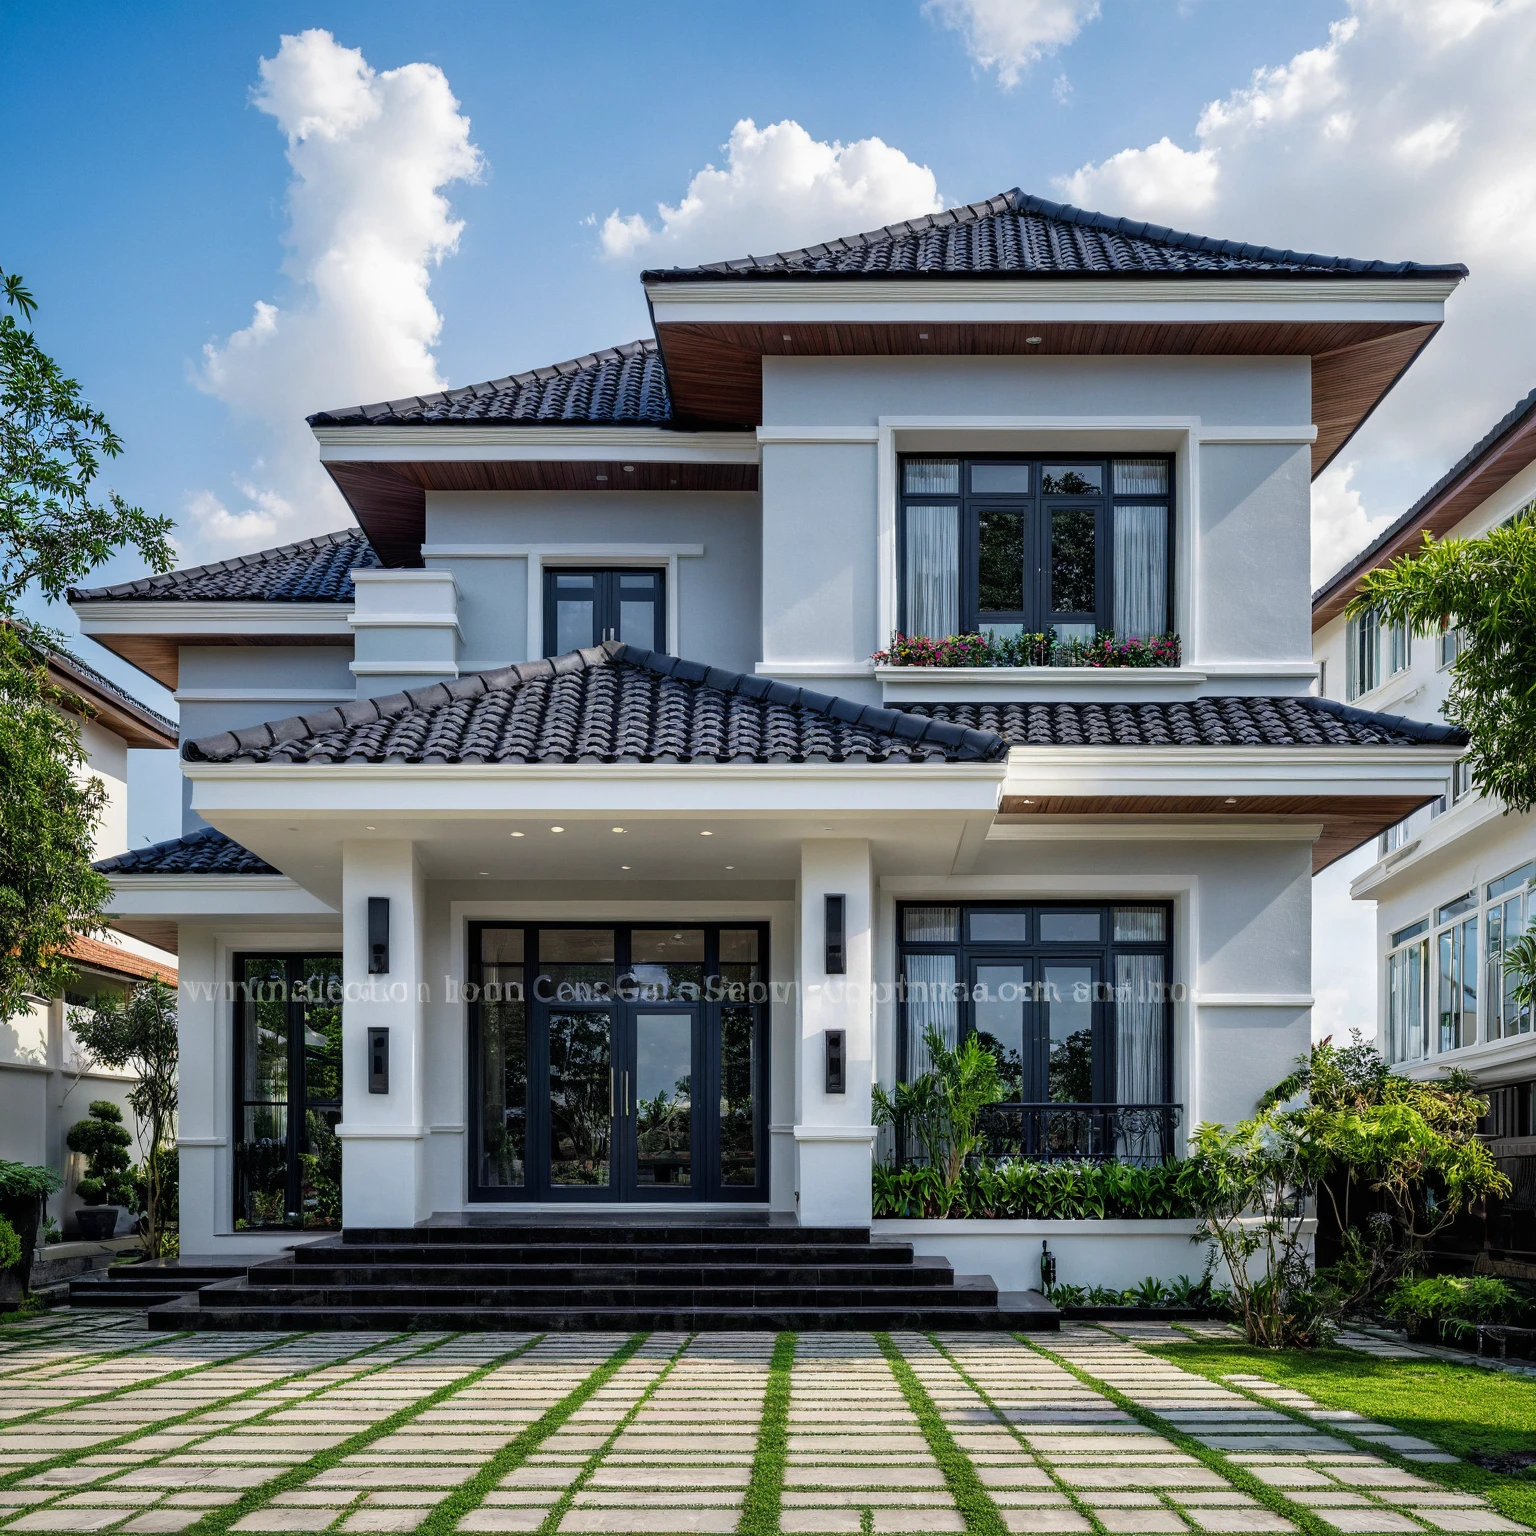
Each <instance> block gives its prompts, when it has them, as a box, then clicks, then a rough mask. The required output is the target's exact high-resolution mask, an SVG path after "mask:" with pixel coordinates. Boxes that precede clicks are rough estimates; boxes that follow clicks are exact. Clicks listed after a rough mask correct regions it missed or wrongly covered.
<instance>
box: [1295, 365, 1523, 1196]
mask: <svg viewBox="0 0 1536 1536" xmlns="http://www.w3.org/2000/svg"><path fill="white" fill-rule="evenodd" d="M1533 502H1536V393H1532V394H1530V395H1527V396H1526V397H1525V399H1523V400H1522V401H1520V403H1519V404H1518V405H1516V406H1515V408H1514V409H1513V410H1512V411H1510V412H1509V413H1508V415H1506V416H1505V417H1504V418H1503V419H1502V420H1501V421H1499V422H1498V423H1497V424H1496V425H1495V426H1494V427H1493V428H1492V429H1491V430H1490V431H1489V432H1488V433H1487V435H1486V436H1484V437H1483V438H1482V439H1481V441H1479V442H1478V443H1476V444H1475V445H1474V446H1473V447H1472V448H1471V449H1470V450H1469V451H1468V452H1467V453H1466V454H1465V455H1464V456H1463V457H1462V458H1461V460H1460V461H1459V462H1457V463H1456V464H1455V465H1454V466H1452V468H1451V469H1449V470H1448V471H1447V472H1446V473H1445V474H1444V475H1443V476H1442V477H1441V478H1440V479H1439V480H1438V481H1437V482H1436V483H1435V484H1434V485H1433V486H1431V487H1430V489H1429V490H1428V491H1426V492H1425V493H1424V495H1423V496H1421V497H1420V498H1419V499H1418V501H1416V502H1415V503H1414V504H1413V505H1412V506H1411V507H1409V508H1408V510H1407V511H1406V512H1404V513H1403V514H1402V516H1401V517H1399V518H1398V519H1397V520H1396V521H1395V522H1394V523H1392V524H1391V526H1390V527H1388V528H1387V529H1385V530H1384V531H1383V532H1382V533H1381V534H1380V536H1379V537H1377V538H1376V539H1375V540H1374V541H1373V542H1372V543H1371V544H1370V545H1368V546H1367V547H1366V548H1365V549H1364V550H1362V551H1361V552H1360V554H1359V555H1358V556H1356V558H1355V559H1354V560H1352V561H1350V563H1349V564H1348V565H1346V566H1345V567H1344V568H1343V569H1342V570H1341V571H1339V572H1337V573H1336V574H1335V575H1334V576H1333V577H1331V578H1330V579H1329V581H1328V582H1327V584H1326V585H1325V586H1323V587H1322V588H1321V589H1319V591H1318V592H1317V593H1316V594H1314V596H1313V600H1312V624H1313V630H1314V635H1313V639H1314V643H1315V646H1316V654H1317V657H1318V664H1319V667H1320V668H1321V672H1322V677H1321V684H1320V686H1321V688H1322V691H1323V693H1324V694H1325V695H1330V696H1332V697H1334V698H1338V699H1343V700H1345V701H1347V702H1349V703H1351V704H1354V705H1356V706H1357V707H1359V708H1362V709H1371V710H1383V711H1388V712H1392V713H1401V714H1404V715H1408V716H1410V717H1412V718H1413V719H1415V720H1422V721H1428V722H1439V721H1441V720H1442V719H1443V709H1444V705H1445V699H1446V693H1447V691H1448V689H1449V686H1450V668H1451V666H1452V665H1453V664H1454V662H1455V660H1456V656H1457V654H1458V651H1457V646H1458V640H1457V634H1456V631H1455V630H1454V629H1452V628H1447V629H1446V630H1445V631H1444V632H1443V633H1441V634H1438V635H1435V636H1433V637H1432V638H1430V639H1424V638H1422V637H1414V636H1411V635H1409V634H1408V633H1406V632H1405V631H1404V630H1403V629H1402V628H1391V627H1388V626H1383V625H1380V624H1377V623H1376V622H1375V620H1374V619H1372V618H1371V617H1369V616H1366V617H1365V618H1355V619H1351V618H1346V617H1345V616H1344V607H1345V604H1346V603H1347V602H1348V601H1349V599H1350V597H1351V596H1352V595H1353V594H1354V592H1355V590H1356V588H1357V587H1358V585H1359V582H1360V579H1361V577H1362V576H1364V575H1365V573H1366V572H1367V571H1371V570H1374V569H1375V568H1376V567H1378V566H1380V565H1383V564H1385V563H1387V562H1388V561H1390V560H1393V559H1395V558H1397V557H1398V556H1401V555H1404V554H1408V553H1411V552H1412V551H1413V550H1415V549H1417V548H1418V547H1419V546H1420V545H1421V544H1422V542H1423V537H1424V535H1425V534H1426V533H1429V534H1432V535H1434V536H1435V537H1436V538H1477V537H1478V536H1480V535H1482V534H1486V533H1487V532H1488V531H1489V530H1490V529H1493V528H1496V527H1498V526H1499V524H1501V523H1504V522H1507V521H1508V520H1509V519H1510V518H1512V517H1514V516H1516V515H1517V514H1519V513H1521V512H1524V511H1527V510H1528V509H1529V508H1530V507H1531V506H1532V504H1533ZM1377 855H1378V856H1377V858H1376V860H1375V862H1374V863H1372V864H1371V865H1370V866H1369V867H1368V868H1366V869H1364V870H1362V871H1361V873H1360V874H1359V875H1358V876H1356V878H1355V879H1354V881H1353V882H1352V884H1351V886H1350V891H1351V894H1352V895H1353V896H1354V897H1355V898H1356V899H1357V900H1361V901H1374V902H1375V903H1376V932H1377V947H1378V952H1379V959H1380V970H1379V972H1378V974H1379V977H1380V980H1379V983H1378V987H1379V990H1378V1010H1377V1012H1378V1024H1377V1040H1378V1043H1379V1044H1380V1045H1381V1047H1382V1050H1383V1052H1384V1054H1385V1055H1386V1056H1387V1059H1388V1060H1389V1061H1391V1062H1392V1063H1393V1064H1394V1065H1395V1066H1397V1067H1398V1068H1399V1069H1400V1070H1402V1071H1404V1072H1406V1073H1408V1074H1409V1075H1411V1076H1416V1077H1436V1076H1439V1075H1441V1074H1442V1073H1443V1072H1444V1071H1446V1070H1447V1069H1449V1068H1452V1067H1462V1068H1465V1069H1466V1070H1468V1071H1470V1072H1472V1073H1473V1074H1474V1076H1475V1077H1476V1079H1477V1082H1478V1085H1479V1087H1480V1088H1481V1089H1482V1090H1483V1091H1484V1092H1485V1093H1486V1094H1487V1096H1488V1100H1489V1114H1488V1120H1487V1130H1488V1133H1489V1134H1490V1135H1491V1136H1493V1137H1495V1138H1497V1139H1498V1140H1499V1141H1500V1142H1507V1141H1509V1140H1510V1139H1512V1138H1529V1137H1531V1136H1532V1135H1533V1134H1536V1121H1533V1118H1532V1116H1533V1109H1536V1105H1533V1095H1536V1034H1533V1033H1532V1018H1531V1010H1530V1009H1529V1008H1523V1007H1521V1006H1520V1005H1519V1004H1518V1003H1517V1002H1516V1001H1515V998H1514V996H1513V991H1514V983H1515V978H1514V976H1513V975H1511V974H1509V973H1507V972H1506V970H1505V966H1504V961H1503V955H1504V951H1505V949H1506V948H1508V946H1509V945H1510V944H1512V943H1513V942H1514V940H1516V939H1517V938H1519V937H1520V935H1521V934H1522V933H1523V932H1524V931H1525V929H1526V926H1527V924H1528V922H1529V921H1530V918H1531V915H1532V914H1531V911H1530V906H1529V904H1530V902H1531V900H1532V897H1531V894H1530V887H1531V884H1532V880H1533V878H1536V816H1532V815H1530V814H1524V815H1507V814H1505V812H1504V808H1503V806H1502V804H1500V803H1499V802H1498V801H1496V800H1489V799H1487V798H1485V797H1484V796H1482V795H1479V794H1477V793H1475V792H1474V791H1473V790H1472V788H1471V785H1470V781H1469V778H1468V775H1467V773H1466V770H1465V766H1464V765H1458V767H1457V769H1456V770H1455V772H1454V773H1453V775H1452V780H1451V784H1450V786H1449V787H1448V789H1447V792H1446V794H1445V795H1443V796H1441V797H1440V798H1438V799H1436V800H1434V801H1432V802H1431V803H1430V804H1429V805H1427V806H1424V807H1423V808H1421V809H1420V810H1418V811H1416V812H1414V814H1413V815H1412V816H1409V817H1406V818H1405V819H1404V820H1402V821H1400V822H1397V823H1395V824H1394V825H1393V826H1391V827H1388V828H1387V829H1386V830H1385V831H1384V832H1383V833H1382V834H1381V837H1380V840H1379V842H1378V844H1377ZM1533 1146H1536V1143H1531V1142H1529V1141H1527V1142H1526V1143H1525V1144H1524V1146H1523V1148H1522V1149H1521V1150H1523V1152H1524V1153H1525V1155H1527V1156H1528V1155H1529V1153H1530V1151H1531V1150H1532V1147H1533ZM1522 1198H1523V1199H1525V1200H1528V1199H1529V1194H1528V1193H1527V1194H1525V1195H1524V1196H1523V1197H1522Z"/></svg>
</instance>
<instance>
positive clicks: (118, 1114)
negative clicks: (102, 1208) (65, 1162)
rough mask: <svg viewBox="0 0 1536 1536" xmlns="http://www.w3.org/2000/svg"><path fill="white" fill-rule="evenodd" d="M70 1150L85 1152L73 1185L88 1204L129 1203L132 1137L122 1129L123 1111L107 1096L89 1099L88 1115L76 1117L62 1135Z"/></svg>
mask: <svg viewBox="0 0 1536 1536" xmlns="http://www.w3.org/2000/svg"><path fill="white" fill-rule="evenodd" d="M64 1140H65V1142H66V1143H67V1145H68V1147H69V1150H70V1151H71V1152H83V1153H84V1154H85V1176H84V1177H83V1178H82V1179H81V1180H80V1182H79V1184H77V1185H76V1186H75V1188H76V1192H77V1193H78V1194H79V1196H80V1198H81V1199H82V1200H84V1201H85V1203H86V1204H87V1205H100V1204H101V1202H102V1201H103V1200H105V1201H106V1202H107V1203H108V1204H109V1205H128V1204H130V1203H131V1202H132V1199H133V1181H132V1180H131V1179H130V1178H129V1177H128V1166H129V1158H128V1148H129V1147H130V1146H132V1145H133V1137H131V1136H130V1135H129V1134H128V1132H127V1131H125V1130H124V1129H123V1112H122V1110H120V1109H119V1108H118V1107H117V1105H116V1104H114V1103H113V1102H112V1101H111V1100H110V1099H92V1100H91V1104H90V1111H89V1118H88V1119H85V1120H77V1121H75V1123H74V1124H73V1125H72V1126H70V1128H69V1134H68V1135H67V1136H66V1137H65V1138H64Z"/></svg>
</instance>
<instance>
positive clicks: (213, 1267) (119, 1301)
mask: <svg viewBox="0 0 1536 1536" xmlns="http://www.w3.org/2000/svg"><path fill="white" fill-rule="evenodd" d="M246 1268H247V1266H246V1265H244V1264H240V1263H236V1262H233V1261H231V1262H221V1261H219V1260H212V1261H208V1262H200V1263H199V1262H194V1263H188V1264H183V1263H182V1262H181V1261H180V1260H179V1259H147V1260H145V1261H144V1262H143V1263H140V1264H120V1265H118V1266H117V1267H116V1268H114V1269H103V1270H98V1271H96V1273H94V1274H91V1275H82V1276H81V1277H80V1278H79V1279H78V1280H72V1281H70V1284H69V1304H70V1306H72V1307H92V1308H106V1307H111V1308H128V1307H131V1308H134V1309H137V1308H139V1307H155V1306H160V1305H164V1304H166V1303H168V1302H174V1301H175V1300H177V1299H178V1298H179V1297H182V1296H187V1295H192V1294H194V1293H196V1292H197V1291H200V1290H202V1289H203V1288H204V1287H205V1286H209V1285H213V1284H214V1283H215V1282H217V1281H220V1280H233V1279H238V1278H240V1277H242V1276H243V1275H244V1274H245V1272H246Z"/></svg>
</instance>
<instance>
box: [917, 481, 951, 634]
mask: <svg viewBox="0 0 1536 1536" xmlns="http://www.w3.org/2000/svg"><path fill="white" fill-rule="evenodd" d="M906 521H907V549H906V556H907V592H906V598H907V615H906V633H907V634H909V635H927V636H929V638H931V639H934V640H942V639H943V638H944V636H945V635H952V634H955V633H956V632H957V631H958V630H959V628H960V509H959V507H953V506H951V507H943V506H939V507H908V508H907V517H906Z"/></svg>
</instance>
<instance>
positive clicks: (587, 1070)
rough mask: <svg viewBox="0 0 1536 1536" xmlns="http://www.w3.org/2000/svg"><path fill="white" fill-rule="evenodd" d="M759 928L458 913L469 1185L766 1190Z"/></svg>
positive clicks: (671, 1191)
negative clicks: (511, 920)
mask: <svg viewBox="0 0 1536 1536" xmlns="http://www.w3.org/2000/svg"><path fill="white" fill-rule="evenodd" d="M767 938H768V934H767V929H766V928H765V927H763V926H761V925H747V924H733V925H724V924H692V925H690V924H680V925H678V924H668V925H665V926H663V925H660V924H648V925H639V924H636V925H602V926H598V925H584V924H575V923H552V924H521V923H519V924H497V923H475V924H472V925H471V927H470V946H471V955H472V956H473V957H474V964H473V967H472V975H471V997H470V1005H469V1020H468V1022H469V1031H470V1063H471V1078H470V1083H469V1098H470V1105H469V1108H470V1198H471V1200H476V1201H503V1200H507V1201H513V1200H550V1201H571V1202H578V1203H579V1202H581V1201H614V1200H640V1201H652V1200H657V1201H669V1200H679V1201H686V1200H710V1201H718V1200H727V1201H735V1200H742V1201H761V1200H764V1199H766V1198H767V1126H766V1122H765V1111H766V1106H767V1102H768V1096H767V1085H768V1078H767V1027H768V1008H767V1003H766V998H767V992H766V985H765V980H764V978H765V976H766V968H767Z"/></svg>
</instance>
